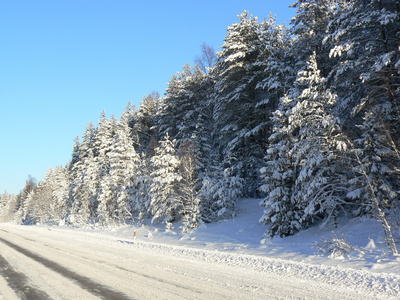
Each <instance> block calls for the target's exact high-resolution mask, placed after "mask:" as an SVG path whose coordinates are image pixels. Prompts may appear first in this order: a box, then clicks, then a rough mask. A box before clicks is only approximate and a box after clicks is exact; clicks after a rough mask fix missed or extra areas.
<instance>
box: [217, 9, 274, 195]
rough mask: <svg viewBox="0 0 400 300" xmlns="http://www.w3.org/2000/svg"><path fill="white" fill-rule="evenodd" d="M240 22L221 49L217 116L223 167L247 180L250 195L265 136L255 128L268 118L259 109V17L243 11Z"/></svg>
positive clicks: (253, 192) (255, 183)
mask: <svg viewBox="0 0 400 300" xmlns="http://www.w3.org/2000/svg"><path fill="white" fill-rule="evenodd" d="M238 17H239V23H235V24H232V25H231V26H229V27H228V33H227V35H226V37H225V41H224V45H223V46H222V50H221V51H220V52H218V53H217V55H218V60H217V62H216V65H215V70H214V71H215V76H216V80H217V82H216V85H215V97H214V100H213V101H214V119H215V121H216V127H215V132H216V137H217V141H218V146H219V153H220V154H221V155H222V158H221V160H222V162H223V163H222V165H221V166H220V167H221V169H222V170H224V169H226V168H229V169H230V172H229V173H230V174H231V175H232V176H235V177H236V176H239V177H241V178H243V179H244V180H245V187H246V191H245V194H246V195H247V196H256V191H257V186H258V183H259V182H258V181H259V178H258V169H259V165H260V163H261V161H262V158H263V155H264V154H263V153H264V148H263V147H265V145H266V136H265V135H262V131H254V130H253V129H254V128H256V127H257V126H259V125H260V124H261V123H262V122H263V120H264V119H265V112H264V111H263V110H262V109H257V108H256V104H257V102H258V91H257V88H256V87H257V84H258V82H259V81H260V79H258V78H256V76H255V75H256V74H260V73H257V72H256V71H257V70H260V69H262V66H261V65H259V64H257V62H258V61H257V59H258V58H259V56H260V51H261V43H260V37H259V29H260V24H259V23H258V20H257V18H253V17H252V16H249V13H248V12H247V11H244V12H243V13H242V14H241V15H240V16H238Z"/></svg>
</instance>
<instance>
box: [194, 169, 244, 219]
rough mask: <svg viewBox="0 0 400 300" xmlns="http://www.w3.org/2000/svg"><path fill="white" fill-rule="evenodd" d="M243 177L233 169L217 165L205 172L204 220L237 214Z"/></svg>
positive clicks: (201, 205) (203, 188)
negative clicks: (235, 173) (233, 171)
mask: <svg viewBox="0 0 400 300" xmlns="http://www.w3.org/2000/svg"><path fill="white" fill-rule="evenodd" d="M243 185H244V183H243V179H242V178H240V177H239V176H234V175H232V173H231V170H230V169H228V168H226V169H222V168H220V167H215V168H213V169H212V170H211V172H210V173H205V175H204V177H203V180H202V187H201V191H200V194H201V203H200V211H201V217H202V220H203V221H204V222H213V221H217V220H221V219H229V218H232V217H234V216H235V213H236V211H235V207H236V201H237V199H239V198H240V197H241V196H242V195H243Z"/></svg>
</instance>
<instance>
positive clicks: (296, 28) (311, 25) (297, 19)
mask: <svg viewBox="0 0 400 300" xmlns="http://www.w3.org/2000/svg"><path fill="white" fill-rule="evenodd" d="M337 2H338V0H317V1H315V0H297V1H296V2H295V3H294V4H293V5H291V7H294V8H296V15H295V16H294V17H293V18H292V20H291V25H292V34H293V35H294V36H295V37H296V38H295V39H294V43H293V50H292V51H293V53H296V57H297V59H296V60H297V64H298V69H303V68H304V67H305V65H306V64H307V61H308V59H309V57H310V55H312V53H315V56H316V61H317V66H318V69H319V70H320V72H321V76H322V77H326V76H327V75H328V74H329V72H330V71H331V68H332V63H333V62H332V61H331V60H330V59H329V51H330V48H331V43H330V42H328V41H324V39H325V37H326V35H327V28H328V25H329V22H330V21H331V20H332V19H333V15H334V13H335V8H336V7H337Z"/></svg>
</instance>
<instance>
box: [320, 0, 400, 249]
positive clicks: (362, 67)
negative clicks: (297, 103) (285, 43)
mask: <svg viewBox="0 0 400 300" xmlns="http://www.w3.org/2000/svg"><path fill="white" fill-rule="evenodd" d="M399 15H400V6H399V2H398V1H389V0H387V1H385V0H382V1H361V0H353V1H347V2H343V3H341V5H340V6H339V7H338V13H337V18H336V20H335V21H334V22H332V24H331V27H332V32H333V33H332V34H331V35H330V36H329V37H328V39H331V40H333V41H334V42H335V47H334V48H333V49H332V50H331V55H332V56H333V57H338V59H339V63H338V64H337V67H336V68H335V70H334V76H335V85H336V89H337V91H338V94H339V95H341V96H342V97H343V98H344V99H345V100H346V101H347V102H349V103H352V104H353V105H352V107H355V110H354V111H353V115H351V118H352V120H355V121H356V122H353V123H352V127H351V128H352V129H353V130H352V133H353V135H352V137H353V139H354V140H355V145H356V148H357V149H356V150H355V151H356V152H355V154H356V158H357V159H356V160H357V165H356V168H355V171H356V172H357V173H359V174H360V175H361V176H360V177H358V178H359V179H360V180H358V181H356V180H353V182H355V181H356V182H357V183H358V189H356V191H357V190H358V191H360V192H359V193H358V194H359V195H363V197H361V199H360V200H361V204H362V205H363V207H365V208H366V209H365V210H364V211H368V207H370V208H372V211H373V212H374V215H375V216H376V217H377V219H378V220H379V221H380V222H381V223H382V225H383V229H384V232H385V235H386V239H387V242H388V246H389V248H390V249H391V250H392V252H393V253H394V254H398V249H397V246H396V242H395V239H396V236H395V234H394V232H395V231H396V227H398V226H399V220H398V219H397V218H394V216H395V215H396V214H395V212H396V210H398V208H399V207H398V202H399V201H398V200H399V197H400V196H399V190H400V173H399V169H400V151H399V140H400V134H399V132H400V123H399V120H400V90H399V86H400V73H399V65H400V63H399V60H400V51H399V42H398V41H399V36H400V18H399ZM357 129H359V130H357ZM356 187H357V185H356ZM355 194H357V193H354V192H353V193H352V194H351V195H355Z"/></svg>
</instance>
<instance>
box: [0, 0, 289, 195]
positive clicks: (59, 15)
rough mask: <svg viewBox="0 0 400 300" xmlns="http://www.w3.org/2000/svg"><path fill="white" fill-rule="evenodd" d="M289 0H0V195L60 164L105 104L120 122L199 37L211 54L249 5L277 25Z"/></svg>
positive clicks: (192, 50) (190, 52)
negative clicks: (128, 107) (271, 17)
mask: <svg viewBox="0 0 400 300" xmlns="http://www.w3.org/2000/svg"><path fill="white" fill-rule="evenodd" d="M293 2H294V0H293V1H287V0H279V1H276V0H250V1H249V0H247V1H246V0H243V1H238V0H213V1H210V0H168V1H165V0H158V1H152V0H146V1H144V0H141V1H138V0H107V1H106V0H35V1H33V0H2V1H0V28H1V30H0V41H1V47H0V110H1V113H2V116H1V118H0V138H1V144H0V145H1V146H0V193H3V192H4V191H5V190H7V191H8V192H9V193H19V192H20V190H21V189H22V188H23V186H24V184H25V180H26V179H27V177H28V175H32V176H33V177H35V178H36V179H37V180H38V181H40V180H42V179H43V177H44V175H45V173H46V171H47V170H48V169H49V167H55V166H57V165H65V164H66V163H67V162H68V161H69V160H70V157H71V152H72V147H73V139H74V138H75V137H76V136H78V135H82V134H83V132H84V130H85V127H86V126H87V124H88V123H89V122H90V121H92V122H94V123H95V124H97V121H98V119H99V117H100V113H101V111H102V110H105V112H106V114H107V116H109V117H110V116H111V115H112V114H115V115H116V116H117V117H118V118H119V117H120V115H121V113H122V112H123V110H124V107H125V106H126V104H127V103H128V101H131V102H132V103H133V104H135V105H137V106H138V104H139V102H140V101H141V100H142V97H143V96H144V95H147V94H149V93H151V92H152V91H158V92H159V93H160V94H161V95H163V94H164V92H165V88H166V83H167V82H168V81H169V80H170V79H171V76H172V75H173V74H174V73H176V72H177V71H181V67H182V66H183V65H184V64H185V63H187V62H188V63H191V64H193V60H194V57H195V56H196V55H198V54H200V45H201V44H202V43H203V42H206V43H207V44H208V45H211V46H213V47H214V48H215V50H216V51H217V50H218V48H219V47H220V46H222V45H223V40H224V37H225V34H226V30H227V27H228V26H229V25H231V24H232V23H235V22H237V20H238V19H237V15H238V14H240V13H241V12H243V10H248V11H250V13H251V14H252V15H253V16H257V17H259V19H260V20H262V19H264V18H265V17H267V16H268V15H269V13H270V12H272V13H273V14H275V15H276V16H277V18H278V23H283V22H285V23H286V24H288V23H289V21H290V18H291V17H292V16H293V15H294V14H295V10H294V9H293V8H289V5H290V4H292V3H293Z"/></svg>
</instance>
